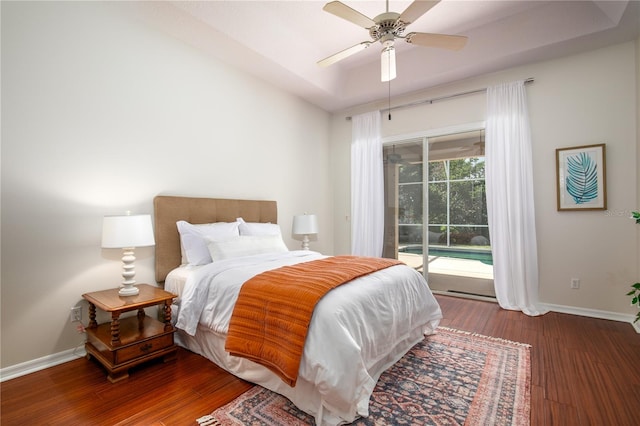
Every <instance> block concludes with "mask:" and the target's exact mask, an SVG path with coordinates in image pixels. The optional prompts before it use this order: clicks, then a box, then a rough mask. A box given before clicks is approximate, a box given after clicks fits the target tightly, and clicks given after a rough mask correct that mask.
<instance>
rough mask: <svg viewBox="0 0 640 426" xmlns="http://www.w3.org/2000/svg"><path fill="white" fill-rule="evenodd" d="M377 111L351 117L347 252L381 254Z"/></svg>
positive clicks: (381, 185) (381, 194) (381, 195)
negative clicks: (349, 205) (349, 207)
mask: <svg viewBox="0 0 640 426" xmlns="http://www.w3.org/2000/svg"><path fill="white" fill-rule="evenodd" d="M380 122H381V118H380V112H379V111H373V112H370V113H366V114H360V115H356V116H354V117H353V118H352V120H351V123H352V140H351V253H352V254H353V255H356V256H372V257H381V256H382V247H383V239H384V177H383V163H382V137H381V135H380Z"/></svg>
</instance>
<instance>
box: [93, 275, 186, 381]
mask: <svg viewBox="0 0 640 426" xmlns="http://www.w3.org/2000/svg"><path fill="white" fill-rule="evenodd" d="M137 287H138V289H139V290H140V293H139V294H137V295H135V296H120V295H118V290H119V289H118V288H114V289H110V290H103V291H94V292H92V293H86V294H83V295H82V297H83V298H85V299H86V300H87V301H88V302H89V326H88V327H87V342H86V344H85V349H86V351H87V357H88V358H90V357H91V356H94V357H95V358H96V359H97V360H98V361H99V362H100V363H101V364H102V365H103V366H104V367H105V368H106V369H107V371H108V372H109V374H108V376H107V378H108V379H109V381H111V382H112V383H115V382H117V381H119V380H122V379H126V378H127V377H129V368H131V367H133V366H136V365H138V364H141V363H143V362H145V361H149V360H151V359H154V358H158V357H164V361H165V362H167V361H170V360H173V359H175V356H176V351H177V349H178V348H177V346H176V345H175V344H174V343H173V332H174V331H175V329H174V328H173V326H172V325H171V301H172V300H173V298H175V297H177V296H176V295H175V294H173V293H169V292H168V291H164V290H162V289H160V288H157V287H153V286H151V285H148V284H138V285H137ZM160 304H162V305H163V306H164V323H163V322H160V321H158V320H155V319H153V318H151V317H149V316H147V315H146V314H145V312H144V308H146V307H149V306H154V305H160ZM96 307H97V308H99V309H100V310H102V311H105V312H110V313H111V322H110V323H104V324H98V323H97V322H96ZM134 310H138V315H136V316H131V317H127V318H124V319H122V320H121V319H120V314H122V313H123V312H129V311H134Z"/></svg>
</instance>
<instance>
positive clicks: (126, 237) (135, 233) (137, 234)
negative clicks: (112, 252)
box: [102, 214, 156, 296]
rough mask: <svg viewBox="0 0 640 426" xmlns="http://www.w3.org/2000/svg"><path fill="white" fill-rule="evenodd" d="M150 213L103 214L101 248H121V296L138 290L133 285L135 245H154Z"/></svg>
mask: <svg viewBox="0 0 640 426" xmlns="http://www.w3.org/2000/svg"><path fill="white" fill-rule="evenodd" d="M155 243H156V242H155V240H154V238H153V228H152V226H151V215H148V214H138V215H130V214H127V215H124V216H105V217H104V220H103V222H102V248H121V249H122V278H123V281H122V288H121V289H120V291H119V292H118V294H120V295H121V296H135V295H136V294H138V292H139V290H138V288H137V287H136V286H135V283H136V280H135V276H136V271H135V264H134V262H135V261H136V257H135V256H134V249H135V248H136V247H148V246H153V245H155Z"/></svg>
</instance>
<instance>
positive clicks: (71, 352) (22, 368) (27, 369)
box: [0, 345, 86, 382]
mask: <svg viewBox="0 0 640 426" xmlns="http://www.w3.org/2000/svg"><path fill="white" fill-rule="evenodd" d="M85 355H86V352H85V350H84V345H82V346H79V347H77V348H75V349H68V350H66V351H63V352H58V353H57V354H52V355H47V356H43V357H42V358H38V359H33V360H31V361H26V362H23V363H21V364H16V365H11V366H9V367H6V368H2V369H0V382H4V381H5V380H11V379H15V378H16V377H20V376H25V375H27V374H30V373H35V372H36V371H40V370H44V369H45V368H49V367H53V366H55V365H58V364H62V363H65V362H69V361H73V360H74V359H78V358H82V357H83V356H85Z"/></svg>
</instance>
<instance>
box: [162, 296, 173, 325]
mask: <svg viewBox="0 0 640 426" xmlns="http://www.w3.org/2000/svg"><path fill="white" fill-rule="evenodd" d="M171 327H172V325H171V301H169V300H166V301H165V302H164V329H165V330H169V329H171Z"/></svg>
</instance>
